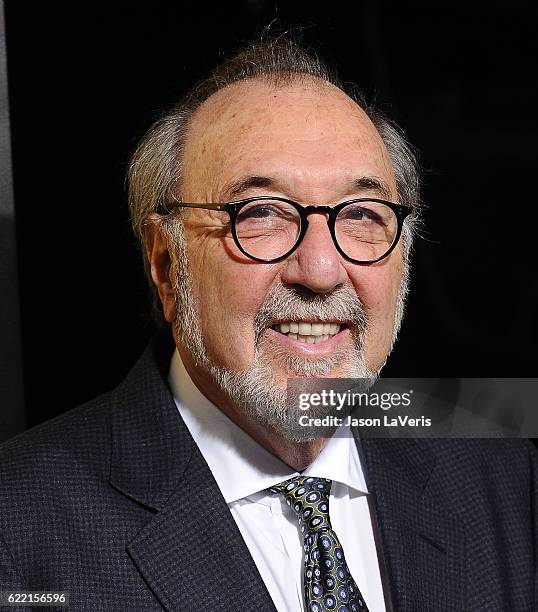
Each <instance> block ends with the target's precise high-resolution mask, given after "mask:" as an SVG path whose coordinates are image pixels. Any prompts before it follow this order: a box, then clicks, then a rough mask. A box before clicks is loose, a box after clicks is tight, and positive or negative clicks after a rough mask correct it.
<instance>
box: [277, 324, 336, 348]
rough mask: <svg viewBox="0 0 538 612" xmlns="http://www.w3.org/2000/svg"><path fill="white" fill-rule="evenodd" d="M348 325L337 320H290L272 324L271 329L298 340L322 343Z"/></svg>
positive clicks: (305, 342)
mask: <svg viewBox="0 0 538 612" xmlns="http://www.w3.org/2000/svg"><path fill="white" fill-rule="evenodd" d="M346 327H347V325H346V324H345V323H340V322H337V321H334V322H323V323H321V322H316V321H315V322H308V321H289V322H284V323H277V324H275V325H272V326H271V329H273V330H274V331H276V332H277V333H279V334H282V335H284V336H287V337H288V338H290V339H292V340H296V341H297V342H303V343H304V344H321V343H322V342H327V340H329V339H330V338H332V337H333V336H336V335H337V334H339V333H340V331H341V330H343V329H344V328H346Z"/></svg>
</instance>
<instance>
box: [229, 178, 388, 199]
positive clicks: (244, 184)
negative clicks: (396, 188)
mask: <svg viewBox="0 0 538 612" xmlns="http://www.w3.org/2000/svg"><path fill="white" fill-rule="evenodd" d="M277 185H278V181H276V180H275V179H272V178H270V177H268V176H258V175H251V176H247V177H244V178H241V179H238V180H236V181H232V182H231V183H230V184H229V185H228V186H227V188H226V189H225V192H226V193H228V194H229V197H230V198H231V199H232V200H233V199H235V198H236V197H238V196H240V195H241V194H242V193H244V192H245V191H248V190H249V189H253V188H263V189H268V188H274V187H276V186H277ZM351 189H352V190H353V191H365V190H368V191H374V192H376V194H377V195H378V196H379V197H381V198H383V199H385V200H390V199H391V197H392V192H391V190H390V188H389V186H388V185H387V183H385V181H383V180H381V179H379V178H377V177H374V176H361V177H358V178H356V179H353V180H352V181H351Z"/></svg>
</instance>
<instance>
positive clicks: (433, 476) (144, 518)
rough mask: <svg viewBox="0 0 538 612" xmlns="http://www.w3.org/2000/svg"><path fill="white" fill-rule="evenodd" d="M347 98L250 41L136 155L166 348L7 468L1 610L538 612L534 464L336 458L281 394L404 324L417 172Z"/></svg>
mask: <svg viewBox="0 0 538 612" xmlns="http://www.w3.org/2000/svg"><path fill="white" fill-rule="evenodd" d="M351 95H352V96H353V97H350V95H348V94H347V93H345V92H344V90H343V89H342V87H341V86H340V84H339V83H338V81H337V80H336V78H335V77H334V76H333V75H331V74H330V72H329V71H328V70H327V69H326V68H325V67H324V66H323V65H322V64H321V62H319V60H317V59H315V58H312V57H311V56H310V55H308V54H307V53H306V52H305V51H303V50H302V49H301V48H300V47H299V46H298V45H297V44H295V43H293V42H292V41H290V40H288V39H285V38H281V39H276V40H268V41H262V42H259V43H254V44H252V45H249V46H248V47H246V48H245V49H244V50H243V51H241V52H240V53H239V54H237V55H236V56H234V57H233V58H232V59H230V60H229V61H228V62H226V63H225V64H223V65H222V66H220V67H219V68H217V70H216V71H215V72H214V73H213V74H212V75H211V76H210V77H209V78H208V79H207V80H205V81H204V82H202V83H201V84H200V85H199V86H198V87H197V88H195V89H194V90H193V91H192V92H191V93H190V94H189V95H188V96H187V97H186V98H185V100H184V101H183V102H182V103H181V104H180V105H178V106H177V107H176V108H175V109H172V110H171V111H170V112H168V113H166V114H165V115H164V116H163V117H162V118H161V119H160V120H159V121H158V122H157V123H156V124H155V125H154V126H153V128H152V129H151V130H150V132H149V133H148V134H147V135H146V136H145V138H144V139H143V141H142V142H141V144H140V146H139V148H138V150H137V152H136V154H135V156H134V158H133V160H132V164H131V167H130V206H131V213H132V219H133V223H134V227H135V231H136V232H137V234H138V236H139V237H140V239H141V241H142V244H143V249H144V253H145V262H146V270H147V272H148V275H149V276H150V278H151V280H152V283H153V286H154V288H155V292H156V295H157V296H158V302H157V303H158V305H159V309H160V312H161V313H162V315H163V317H164V319H165V321H166V324H167V325H165V326H164V331H163V333H162V334H161V335H160V336H159V337H158V338H156V339H155V340H154V342H153V343H152V345H151V346H150V347H149V348H148V350H147V351H146V352H145V353H144V355H143V356H142V357H141V358H140V360H139V361H138V362H137V364H136V365H135V366H134V368H133V370H132V371H131V373H130V374H129V375H128V377H127V378H126V380H125V381H124V382H123V383H122V384H121V385H120V386H119V387H118V388H117V389H115V390H114V391H112V392H111V393H109V394H106V395H104V396H101V397H100V398H97V399H96V400H94V401H93V402H90V403H89V404H87V405H85V406H82V407H80V408H77V409H75V410H74V411H71V412H69V413H67V414H66V415H63V416H62V417H60V418H58V419H56V420H54V421H52V422H49V423H46V424H44V425H42V426H40V427H38V428H36V429H34V430H32V431H30V432H27V433H26V434H23V435H22V436H19V437H18V438H16V439H14V440H12V441H11V442H8V443H7V444H6V445H4V446H3V447H2V450H1V454H0V461H1V470H0V491H1V498H0V499H1V508H0V534H1V540H0V542H1V557H0V559H1V561H0V587H1V589H4V590H6V589H7V590H9V591H10V592H13V591H15V592H16V591H23V590H24V591H56V592H68V593H69V597H70V603H71V606H72V607H73V609H76V610H93V609H102V610H119V609H121V610H123V609H129V610H131V609H133V610H158V609H166V610H188V611H190V610H229V611H239V610H241V611H243V610H275V609H277V610H280V611H284V610H303V609H306V610H312V611H316V610H340V611H344V610H371V611H378V610H385V609H386V610H391V609H393V610H408V611H418V610H421V611H434V610H435V611H437V610H443V611H454V612H455V611H462V610H473V611H478V610H533V609H535V607H534V606H535V599H534V588H535V579H536V573H535V566H536V552H537V551H536V533H537V530H536V519H535V508H536V501H537V500H536V486H535V478H536V474H535V469H536V457H535V453H534V451H533V450H532V448H531V446H530V445H528V444H527V443H525V442H523V441H504V440H500V441H485V440H482V441H471V440H469V441H463V440H429V441H427V440H418V441H417V440H405V439H401V440H367V439H363V440H361V439H360V437H359V435H358V432H357V431H354V430H350V429H349V428H347V429H346V427H340V428H339V429H338V431H337V432H336V433H335V434H334V436H332V437H330V438H329V439H327V438H324V437H320V436H319V435H318V432H316V430H314V429H305V428H303V427H301V426H299V424H298V419H297V413H296V412H294V411H293V410H292V409H291V408H290V407H288V406H287V404H286V393H285V391H286V384H287V381H288V379H293V378H307V377H325V376H327V377H329V376H330V377H371V376H375V375H376V374H377V373H378V372H379V371H380V370H381V368H382V366H383V364H384V363H385V360H386V359H387V356H388V354H389V352H390V350H391V348H392V346H393V343H394V340H395V338H396V335H397V332H398V329H399V325H400V322H401V318H402V314H403V307H404V301H405V297H406V290H407V275H408V267H409V252H410V247H411V240H412V235H413V228H414V224H416V219H417V214H418V210H417V208H418V179H417V173H416V168H415V163H414V158H413V156H412V153H411V150H410V149H409V147H408V146H407V145H406V143H405V141H404V140H403V138H402V136H401V135H400V133H399V132H398V131H397V130H396V129H395V128H394V127H393V126H392V125H391V124H390V123H389V122H388V121H386V120H385V119H383V118H382V117H381V116H380V115H379V114H377V113H376V112H375V111H374V110H373V109H370V108H366V107H365V105H364V104H363V103H362V102H361V100H360V98H359V97H358V96H357V95H356V94H353V93H352V92H351ZM171 338H173V342H171ZM320 414H322V412H321V413H320Z"/></svg>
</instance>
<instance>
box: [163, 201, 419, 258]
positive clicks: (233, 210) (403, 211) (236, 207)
mask: <svg viewBox="0 0 538 612" xmlns="http://www.w3.org/2000/svg"><path fill="white" fill-rule="evenodd" d="M258 200H276V201H278V202H284V203H286V204H289V205H291V206H293V207H294V208H295V210H297V212H298V213H299V217H300V220H301V229H300V231H299V235H298V236H297V239H296V241H295V244H294V245H293V246H292V247H291V249H289V250H288V251H287V252H286V253H284V254H283V255H279V256H278V257H274V258H271V259H262V258H260V257H256V256H254V255H251V254H250V253H248V252H247V251H246V250H245V249H244V248H243V246H242V245H241V242H240V241H239V238H238V236H237V232H236V221H237V216H238V215H239V212H240V211H241V209H242V208H243V207H244V206H246V205H247V204H250V203H251V202H256V201H258ZM358 202H376V203H378V204H384V205H385V206H388V207H389V208H390V209H391V210H392V211H393V212H394V214H395V215H396V220H397V222H398V228H397V230H396V235H395V236H394V240H393V242H392V244H391V245H390V247H389V248H388V250H387V251H386V252H385V253H384V254H383V255H381V256H380V257H377V258H376V259H369V260H362V259H354V258H353V257H350V256H349V255H347V253H345V251H344V250H343V249H342V248H341V247H340V244H339V243H338V239H337V238H336V230H335V223H336V217H337V216H338V214H339V212H340V211H341V210H342V209H343V208H345V207H346V206H348V205H349V204H356V203H358ZM162 208H163V212H162V213H161V214H164V215H167V214H170V213H171V212H172V210H173V209H174V208H201V209H205V210H223V211H226V212H227V213H228V215H229V216H230V224H231V229H232V236H233V239H234V242H235V244H236V246H237V248H238V249H239V250H240V251H241V253H243V255H245V256H246V257H248V258H249V259H252V260H254V261H258V262H260V263H275V262H278V261H282V260H283V259H286V257H289V256H290V255H291V254H292V253H293V252H294V251H295V249H297V248H298V246H299V245H300V244H301V242H302V240H303V238H304V237H305V234H306V231H307V229H308V215H310V214H312V213H327V214H328V218H327V225H328V226H329V232H330V234H331V237H332V239H333V243H334V246H335V247H336V250H337V251H338V252H339V253H340V255H342V257H344V258H345V259H347V260H348V261H350V262H352V263H356V264H363V265H365V264H373V263H377V262H378V261H381V260H382V259H385V258H386V257H388V256H389V255H390V254H391V253H392V251H393V250H394V249H395V247H396V245H397V244H398V241H399V240H400V237H401V235H402V229H403V222H404V220H405V218H406V217H408V216H409V215H411V214H412V212H413V209H412V208H411V207H410V206H406V205H404V204H395V203H394V202H389V201H388V200H381V199H379V198H355V199H353V200H346V201H345V202H341V203H340V204H337V205H336V206H324V205H322V206H316V205H309V206H303V205H302V204H298V203H297V202H294V201H293V200H288V199H287V198H281V197H279V196H253V197H251V198H245V199H243V200H237V201H235V202H226V203H223V204H195V203H189V202H178V201H173V202H169V203H168V204H164V205H163V207H162Z"/></svg>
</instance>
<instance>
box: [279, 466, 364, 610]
mask: <svg viewBox="0 0 538 612" xmlns="http://www.w3.org/2000/svg"><path fill="white" fill-rule="evenodd" d="M331 483H332V481H331V480H329V479H328V478H313V477H307V476H297V477H295V478H290V479H289V480H286V481H285V482H281V483H280V484H277V485H275V486H273V487H270V488H269V490H270V491H271V492H272V493H279V494H280V495H283V496H284V498H285V499H286V502H287V503H288V506H291V507H292V508H293V510H294V511H295V514H296V515H297V518H298V519H299V527H300V529H301V533H302V534H303V536H304V544H303V550H304V575H303V585H304V596H305V610H306V612H325V611H326V610H335V611H336V612H368V607H367V606H366V603H365V601H364V599H363V597H362V595H361V592H360V591H359V587H358V586H357V584H356V583H355V580H353V577H352V576H351V574H350V572H349V568H348V566H347V564H346V559H345V557H344V551H343V549H342V545H341V544H340V541H339V540H338V537H337V536H336V533H335V532H334V531H333V528H332V526H331V520H330V518H329V493H330V490H331Z"/></svg>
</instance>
